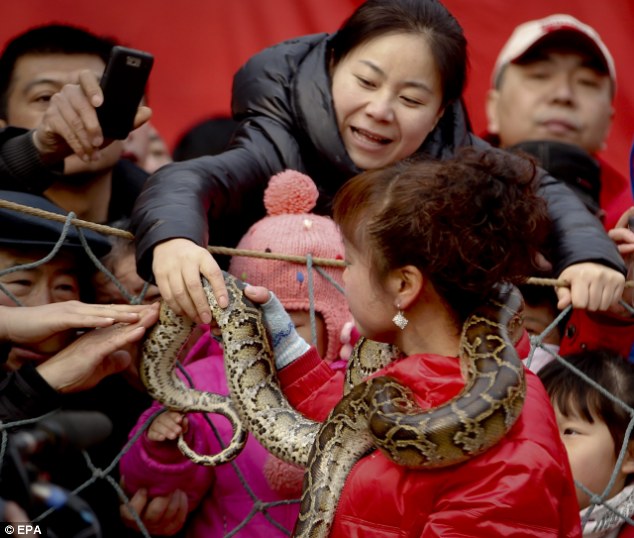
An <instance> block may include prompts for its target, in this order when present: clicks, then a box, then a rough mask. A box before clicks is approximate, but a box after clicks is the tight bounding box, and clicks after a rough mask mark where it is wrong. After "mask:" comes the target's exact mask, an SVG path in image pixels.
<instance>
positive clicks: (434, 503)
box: [280, 353, 581, 538]
mask: <svg viewBox="0 0 634 538" xmlns="http://www.w3.org/2000/svg"><path fill="white" fill-rule="evenodd" d="M378 375H390V376H392V377H394V378H396V379H398V380H399V381H400V382H401V383H403V384H404V385H407V386H409V387H410V388H411V389H412V390H413V391H414V393H415V395H416V396H417V399H418V402H419V404H420V405H421V406H422V407H424V408H429V407H435V406H438V405H440V404H442V403H443V402H445V401H447V400H448V399H450V398H452V397H453V396H455V395H456V394H457V393H458V392H460V390H461V389H462V387H463V386H464V381H463V378H462V375H461V373H460V365H459V362H458V360H457V359H456V358H455V357H454V358H451V357H442V356H437V355H414V356H411V357H407V358H404V359H402V360H400V361H397V362H395V363H393V364H391V365H389V366H388V367H387V368H385V369H384V370H382V371H381V372H379V373H378ZM526 377H527V386H528V389H527V397H526V402H525V404H524V408H523V411H522V414H521V415H520V418H519V419H518V421H517V423H516V424H515V425H514V426H513V428H512V429H511V431H510V432H509V433H508V435H507V436H506V438H505V439H504V440H503V441H501V442H500V443H499V444H498V445H496V446H495V447H493V448H491V449H490V450H489V451H487V452H486V453H484V454H482V455H480V456H478V457H476V458H474V459H472V460H470V461H468V462H465V463H463V464H460V465H457V466H453V467H448V468H444V469H437V470H412V469H408V468H405V467H401V466H399V465H396V464H395V463H393V462H392V461H390V460H389V459H387V458H386V457H385V456H384V455H383V454H382V453H380V452H378V451H375V452H373V453H372V454H371V455H369V456H367V457H365V458H363V459H361V460H360V461H359V462H358V463H357V464H356V465H355V467H353V469H352V471H351V472H350V475H349V476H348V479H347V481H346V484H345V486H344V489H343V492H342V494H341V497H340V500H339V504H338V507H337V512H336V515H335V520H334V523H333V528H332V532H331V536H333V537H344V536H345V537H355V538H364V537H372V538H380V537H385V538H387V537H389V538H393V537H419V536H420V537H425V538H431V537H436V536H438V537H441V536H442V537H443V538H446V537H449V536H451V537H457V536H463V537H469V538H474V537H482V538H496V537H513V538H519V537H528V536H530V537H555V536H557V537H576V536H581V529H580V522H579V508H578V505H577V500H576V496H575V490H574V486H573V482H572V477H571V473H570V468H569V465H568V459H567V456H566V452H565V448H564V447H563V445H562V443H561V441H560V438H559V434H558V431H557V425H556V422H555V417H554V414H553V411H552V407H551V405H550V402H549V400H548V396H547V395H546V392H545V391H544V389H543V387H542V385H541V383H540V382H539V380H538V379H537V377H535V376H534V375H533V374H532V373H530V372H528V371H527V372H526ZM280 380H281V381H282V384H283V386H284V391H285V393H286V394H287V396H288V397H289V399H290V400H291V403H293V404H294V405H296V406H297V408H298V409H299V410H300V411H302V412H303V413H305V414H306V415H307V416H310V417H312V418H314V419H318V420H323V419H324V417H325V416H326V414H327V413H328V411H329V410H330V409H331V408H332V406H333V405H334V404H335V403H336V402H337V401H338V399H339V398H340V397H341V394H342V374H341V373H340V372H337V373H335V372H332V371H331V370H330V369H329V368H328V366H326V364H325V363H323V362H321V361H320V360H319V358H318V357H317V356H316V354H314V353H308V354H307V355H304V356H303V357H301V358H300V359H299V360H298V361H296V362H295V363H292V364H291V365H289V366H287V367H286V368H284V369H283V370H282V371H281V372H280Z"/></svg>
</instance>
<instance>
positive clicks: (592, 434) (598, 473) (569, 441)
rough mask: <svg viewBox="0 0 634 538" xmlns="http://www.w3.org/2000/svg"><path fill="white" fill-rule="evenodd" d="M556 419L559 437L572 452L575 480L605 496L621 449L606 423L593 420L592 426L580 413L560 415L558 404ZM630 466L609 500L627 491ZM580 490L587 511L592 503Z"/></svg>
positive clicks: (570, 453) (570, 454)
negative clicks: (615, 444) (622, 491)
mask: <svg viewBox="0 0 634 538" xmlns="http://www.w3.org/2000/svg"><path fill="white" fill-rule="evenodd" d="M555 416H556V417H557V425H558V427H559V434H560V435H561V439H562V441H563V442H564V445H565V447H566V451H567V452H568V459H569V461H570V467H571V469H572V476H573V478H574V479H575V481H576V482H580V483H582V484H583V485H584V486H585V487H586V488H588V489H589V490H590V491H592V492H593V493H595V494H597V495H600V494H602V493H603V491H604V490H605V488H606V486H607V485H608V483H609V481H610V478H611V476H612V472H613V471H614V466H615V464H616V459H617V453H618V451H619V450H620V448H621V447H616V450H615V446H614V439H612V436H611V435H610V430H608V427H607V425H606V423H605V422H603V420H601V419H599V418H598V417H596V416H594V417H593V418H594V422H592V423H591V422H588V421H587V420H586V419H585V418H582V417H581V416H579V415H577V414H574V415H572V416H567V417H566V416H563V415H562V414H561V413H560V411H559V409H558V407H557V406H556V405H555ZM626 460H627V458H626ZM626 465H631V463H629V462H628V461H625V462H624V463H623V466H622V467H621V469H620V470H619V472H618V475H617V477H616V480H615V482H614V487H613V488H612V490H611V491H610V493H609V494H608V495H607V497H606V498H607V499H609V498H611V497H613V496H614V495H616V494H617V493H618V492H619V491H621V490H622V489H623V487H624V485H625V479H626V477H627V474H626V473H625V472H623V469H624V467H625V466H626ZM628 472H629V471H628ZM576 490H577V500H578V501H579V507H580V508H581V509H583V508H586V507H587V506H588V505H589V504H590V498H589V497H588V495H586V494H585V493H584V492H583V491H582V490H581V489H579V488H578V487H577V488H576Z"/></svg>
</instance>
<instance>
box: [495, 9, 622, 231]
mask: <svg viewBox="0 0 634 538" xmlns="http://www.w3.org/2000/svg"><path fill="white" fill-rule="evenodd" d="M492 86H493V87H492V89H491V90H489V93H488V95H487V103H486V113H487V120H488V125H487V129H488V133H489V135H492V136H491V138H492V139H493V140H492V141H494V142H497V143H499V145H500V146H501V147H511V146H516V145H517V144H524V143H527V142H529V141H531V142H535V141H551V142H558V143H564V144H568V145H572V146H576V147H577V148H581V150H583V151H584V152H586V153H587V154H588V155H587V157H588V159H589V161H588V162H589V166H590V167H591V166H592V165H594V164H595V162H598V165H599V167H600V179H599V177H598V176H597V180H596V182H597V183H598V184H599V186H600V191H601V192H600V206H601V208H602V210H603V213H604V224H605V226H606V228H611V227H612V226H613V225H614V224H615V222H616V220H617V219H618V217H619V216H620V215H621V214H622V213H623V212H624V211H625V210H626V209H627V208H628V207H630V206H631V205H632V204H633V200H632V193H631V189H630V185H629V182H628V181H627V180H626V179H625V178H623V177H622V176H620V175H619V174H618V173H617V172H616V171H615V170H614V169H613V168H611V167H609V166H608V165H607V163H605V162H602V161H600V160H599V161H595V159H596V157H597V154H598V152H600V151H601V150H602V149H603V148H604V147H605V141H606V139H607V136H608V133H609V130H610V126H611V124H612V118H613V116H614V108H613V106H612V103H613V98H614V93H615V90H616V70H615V67H614V60H613V58H612V55H611V54H610V51H609V50H608V48H607V47H606V46H605V44H604V43H603V41H602V40H601V37H600V36H599V34H598V33H597V32H596V31H595V30H594V29H593V28H592V27H590V26H588V25H587V24H584V23H582V22H580V21H579V20H577V19H575V18H574V17H572V16H570V15H562V14H558V15H551V16H549V17H546V18H544V19H539V20H533V21H529V22H526V23H523V24H521V25H519V26H518V27H516V28H515V30H514V31H513V33H512V34H511V36H510V38H509V40H508V41H507V42H506V44H505V45H504V47H503V48H502V50H501V51H500V54H499V56H498V58H497V61H496V63H495V67H494V69H493V76H492ZM495 139H497V140H495ZM520 147H521V146H520ZM560 148H561V146H558V148H557V150H558V151H559V149H560ZM549 149H550V148H549ZM591 156H592V157H593V158H591ZM545 167H546V166H545ZM597 195H598V193H597Z"/></svg>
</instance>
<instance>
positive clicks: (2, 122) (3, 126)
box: [0, 118, 9, 129]
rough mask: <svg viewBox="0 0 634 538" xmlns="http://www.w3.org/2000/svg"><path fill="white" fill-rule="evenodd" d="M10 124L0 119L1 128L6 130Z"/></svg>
mask: <svg viewBox="0 0 634 538" xmlns="http://www.w3.org/2000/svg"><path fill="white" fill-rule="evenodd" d="M8 126H9V124H8V123H7V122H6V121H5V120H3V119H2V118H0V128H2V129H4V128H5V127H8Z"/></svg>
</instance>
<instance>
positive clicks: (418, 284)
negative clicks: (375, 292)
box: [388, 265, 424, 310]
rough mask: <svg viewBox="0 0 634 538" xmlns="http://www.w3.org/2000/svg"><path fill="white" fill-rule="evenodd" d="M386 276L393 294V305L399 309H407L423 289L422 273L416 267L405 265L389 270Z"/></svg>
mask: <svg viewBox="0 0 634 538" xmlns="http://www.w3.org/2000/svg"><path fill="white" fill-rule="evenodd" d="M388 278H389V288H390V291H391V293H392V295H393V296H394V306H396V307H397V308H398V309H400V310H407V309H408V308H409V307H410V306H411V305H412V303H414V302H415V301H416V299H417V298H418V296H419V295H420V293H421V291H422V289H423V284H424V277H423V274H422V273H421V272H420V270H419V269H418V268H417V267H415V266H413V265H406V266H404V267H400V268H398V269H394V270H393V271H391V272H390V275H389V276H388Z"/></svg>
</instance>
